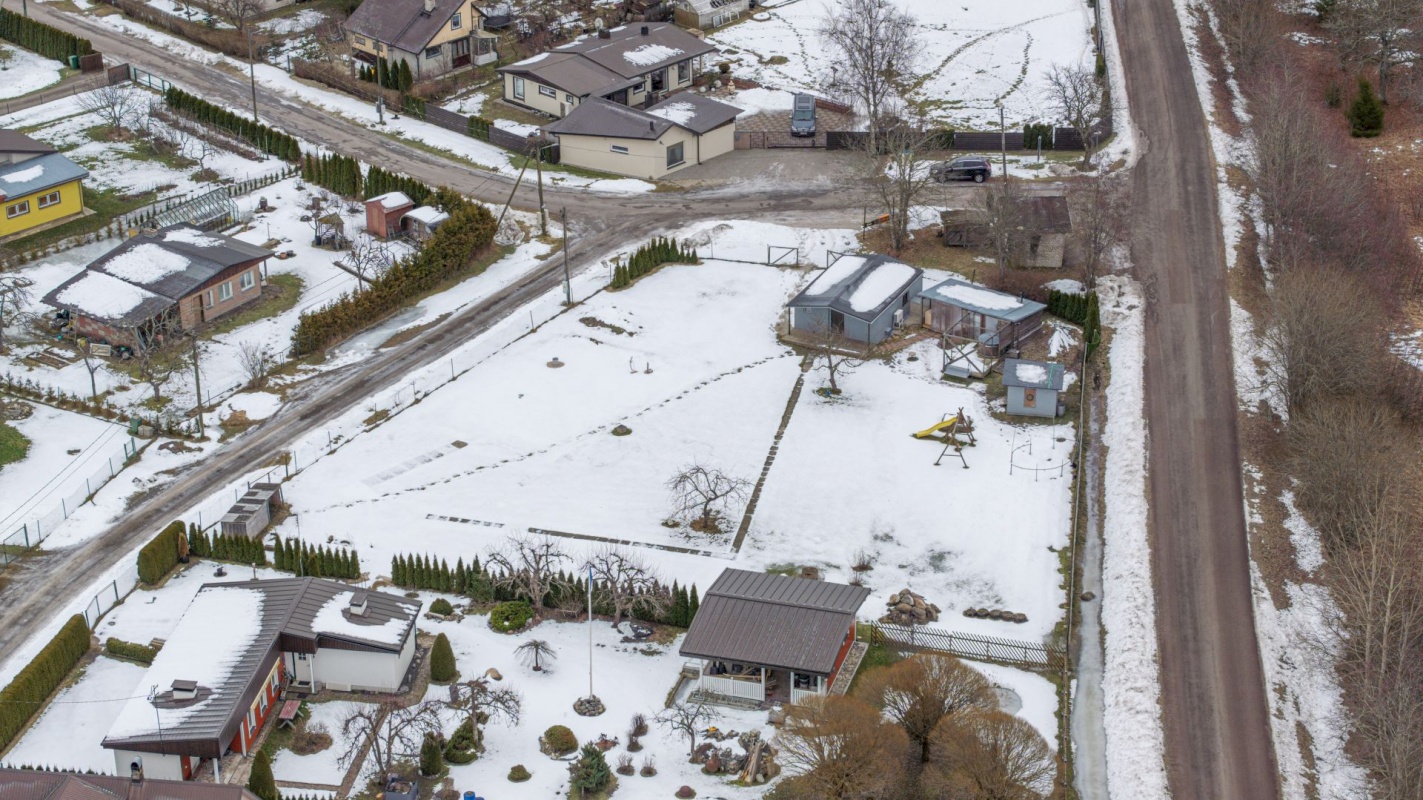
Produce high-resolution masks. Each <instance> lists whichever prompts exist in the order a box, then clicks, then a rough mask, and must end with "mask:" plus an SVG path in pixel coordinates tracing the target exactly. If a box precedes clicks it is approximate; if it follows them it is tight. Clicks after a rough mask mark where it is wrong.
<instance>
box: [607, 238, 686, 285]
mask: <svg viewBox="0 0 1423 800" xmlns="http://www.w3.org/2000/svg"><path fill="white" fill-rule="evenodd" d="M695 263H697V251H696V250H695V249H694V248H692V247H688V246H687V245H683V244H678V243H677V242H676V241H675V240H673V239H668V238H666V237H661V236H659V237H658V238H656V239H653V240H652V241H651V242H648V243H647V244H645V245H643V246H642V247H639V248H638V249H637V251H636V252H634V253H633V254H632V255H631V256H630V257H629V258H628V263H626V264H623V265H622V266H619V267H618V268H617V269H615V270H613V283H612V287H613V288H614V289H621V288H623V287H624V286H631V285H632V282H633V281H635V280H637V279H638V278H641V277H642V276H643V275H646V274H647V273H649V272H652V271H653V270H655V269H657V268H658V267H660V266H662V265H663V264H695Z"/></svg>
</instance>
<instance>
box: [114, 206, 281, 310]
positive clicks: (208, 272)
mask: <svg viewBox="0 0 1423 800" xmlns="http://www.w3.org/2000/svg"><path fill="white" fill-rule="evenodd" d="M271 256H272V251H270V250H266V249H263V248H261V247H258V246H257V245H255V244H249V243H247V242H244V241H242V240H240V239H234V238H232V237H230V236H223V235H221V234H217V233H204V232H203V231H201V230H199V229H198V228H196V227H194V226H192V225H189V224H187V223H186V222H184V223H179V224H177V225H170V226H168V227H166V228H160V229H159V230H158V231H157V233H140V234H139V235H137V236H133V237H130V238H128V239H125V240H124V241H123V243H122V244H120V245H119V246H118V247H115V248H114V249H113V250H110V251H109V252H108V253H106V254H104V255H103V256H100V257H99V258H98V259H96V260H95V261H93V262H92V263H90V264H89V267H88V268H89V269H91V270H94V271H97V272H104V273H108V274H109V275H112V276H114V277H115V278H118V279H120V280H124V281H128V282H129V283H132V284H135V285H137V286H142V287H143V288H145V289H147V290H149V291H150V292H153V293H154V294H159V295H162V296H164V297H167V298H169V299H171V300H181V299H183V298H184V297H185V296H187V295H188V294H189V293H191V292H192V291H193V290H195V289H197V288H198V287H200V286H202V285H203V284H204V283H206V282H207V281H209V280H211V279H212V278H214V277H216V276H217V274H218V273H220V272H222V271H223V270H225V269H227V268H229V267H234V266H237V265H238V264H243V263H246V262H248V261H258V260H262V259H266V258H270V257H271Z"/></svg>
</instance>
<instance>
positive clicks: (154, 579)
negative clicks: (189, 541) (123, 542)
mask: <svg viewBox="0 0 1423 800" xmlns="http://www.w3.org/2000/svg"><path fill="white" fill-rule="evenodd" d="M187 532H188V526H186V525H184V524H183V522H182V521H181V520H174V521H172V522H170V523H168V527H166V528H164V529H163V530H162V531H160V532H159V533H158V535H157V536H155V537H153V540H152V541H150V542H149V543H148V544H146V545H144V546H143V549H142V550H139V551H138V579H139V580H140V581H143V582H144V583H146V584H148V585H149V586H153V585H154V584H156V583H158V582H159V581H161V580H163V577H164V576H165V575H167V574H168V572H169V571H170V570H172V569H173V568H174V567H176V566H178V537H179V536H186V535H187Z"/></svg>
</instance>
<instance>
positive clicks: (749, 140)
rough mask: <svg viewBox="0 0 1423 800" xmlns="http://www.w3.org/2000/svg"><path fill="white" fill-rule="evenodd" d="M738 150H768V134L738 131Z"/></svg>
mask: <svg viewBox="0 0 1423 800" xmlns="http://www.w3.org/2000/svg"><path fill="white" fill-rule="evenodd" d="M736 149H737V150H765V149H766V132H765V131H737V132H736Z"/></svg>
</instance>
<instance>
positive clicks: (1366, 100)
mask: <svg viewBox="0 0 1423 800" xmlns="http://www.w3.org/2000/svg"><path fill="white" fill-rule="evenodd" d="M1381 133H1383V103H1381V102H1379V98H1378V95H1376V94H1374V87H1373V84H1371V83H1369V79H1368V78H1359V93H1358V94H1356V95H1354V102H1353V103H1352V104H1351V105H1350V106H1349V135H1350V136H1356V137H1361V138H1365V139H1372V138H1373V137H1375V136H1378V135H1379V134H1381Z"/></svg>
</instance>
